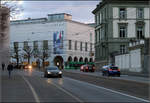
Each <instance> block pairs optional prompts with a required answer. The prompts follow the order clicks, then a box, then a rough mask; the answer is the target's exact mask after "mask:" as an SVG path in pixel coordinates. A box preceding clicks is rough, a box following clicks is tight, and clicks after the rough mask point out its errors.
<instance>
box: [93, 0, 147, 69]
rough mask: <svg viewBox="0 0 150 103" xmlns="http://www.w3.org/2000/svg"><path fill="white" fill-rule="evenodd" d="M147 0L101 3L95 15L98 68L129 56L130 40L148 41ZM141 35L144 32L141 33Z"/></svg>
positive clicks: (116, 0) (109, 0)
mask: <svg viewBox="0 0 150 103" xmlns="http://www.w3.org/2000/svg"><path fill="white" fill-rule="evenodd" d="M148 2H149V1H148V0H121V1H120V0H102V2H100V3H99V4H98V5H97V7H96V9H95V10H93V13H94V14H95V22H96V27H95V33H96V34H95V51H96V52H95V54H96V55H95V60H96V63H97V66H98V67H101V66H103V65H106V64H110V63H114V61H115V60H114V56H115V55H116V54H124V53H128V46H129V42H130V40H131V39H145V38H149V37H150V36H149V35H150V34H149V27H150V23H149V21H150V17H149V12H150V10H149V5H148V4H149V3H148ZM141 32H142V33H141Z"/></svg>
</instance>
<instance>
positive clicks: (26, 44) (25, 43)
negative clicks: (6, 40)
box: [24, 41, 28, 49]
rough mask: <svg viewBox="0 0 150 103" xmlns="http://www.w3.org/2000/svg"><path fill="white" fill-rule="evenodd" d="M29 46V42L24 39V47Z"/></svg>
mask: <svg viewBox="0 0 150 103" xmlns="http://www.w3.org/2000/svg"><path fill="white" fill-rule="evenodd" d="M26 48H28V42H27V41H24V49H26Z"/></svg>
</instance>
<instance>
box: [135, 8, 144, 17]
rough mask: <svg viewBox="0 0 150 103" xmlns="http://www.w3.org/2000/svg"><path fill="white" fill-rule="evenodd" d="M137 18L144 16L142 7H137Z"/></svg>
mask: <svg viewBox="0 0 150 103" xmlns="http://www.w3.org/2000/svg"><path fill="white" fill-rule="evenodd" d="M137 18H138V19H143V18H144V9H143V8H137Z"/></svg>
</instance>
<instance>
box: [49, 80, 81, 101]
mask: <svg viewBox="0 0 150 103" xmlns="http://www.w3.org/2000/svg"><path fill="white" fill-rule="evenodd" d="M51 84H52V85H54V86H55V87H57V88H58V89H60V90H61V91H63V92H65V93H66V94H68V95H70V96H71V97H72V98H74V99H75V100H77V101H78V102H80V103H84V102H83V101H82V100H81V99H79V98H78V97H76V96H74V95H73V94H71V93H69V92H68V91H66V90H65V89H63V88H61V87H60V86H58V85H57V84H55V83H54V82H53V83H51Z"/></svg>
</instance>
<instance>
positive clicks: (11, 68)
mask: <svg viewBox="0 0 150 103" xmlns="http://www.w3.org/2000/svg"><path fill="white" fill-rule="evenodd" d="M7 70H8V75H9V78H10V76H11V71H12V70H13V65H12V63H9V65H8V66H7Z"/></svg>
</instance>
